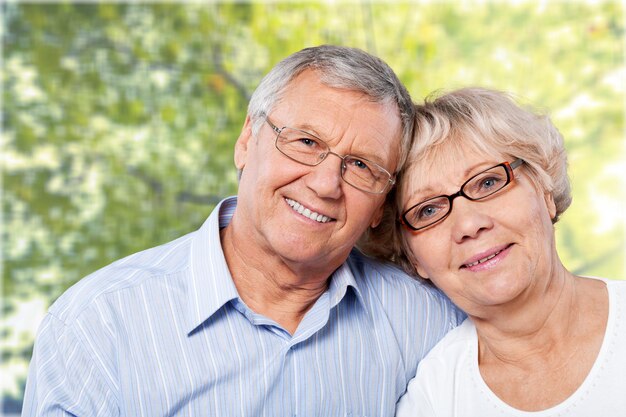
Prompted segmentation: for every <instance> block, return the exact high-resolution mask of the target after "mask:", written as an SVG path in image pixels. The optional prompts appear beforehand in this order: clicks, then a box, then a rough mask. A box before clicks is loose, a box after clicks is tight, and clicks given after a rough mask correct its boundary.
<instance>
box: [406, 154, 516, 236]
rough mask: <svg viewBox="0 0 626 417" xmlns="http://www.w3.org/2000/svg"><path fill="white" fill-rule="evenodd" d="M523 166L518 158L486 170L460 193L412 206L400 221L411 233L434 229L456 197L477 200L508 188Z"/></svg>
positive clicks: (466, 183)
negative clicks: (516, 169) (518, 168)
mask: <svg viewBox="0 0 626 417" xmlns="http://www.w3.org/2000/svg"><path fill="white" fill-rule="evenodd" d="M523 163H524V161H523V160H522V159H516V160H515V161H513V162H511V163H510V164H509V163H508V162H502V163H501V164H498V165H496V166H494V167H491V168H489V169H486V170H484V171H482V172H480V173H478V174H476V175H474V176H473V177H471V178H470V179H469V180H467V181H465V183H464V184H463V185H462V186H461V189H460V190H459V191H458V192H457V193H455V194H452V195H440V196H438V197H433V198H429V199H428V200H425V201H422V202H421V203H418V204H416V205H414V206H412V207H411V208H409V209H408V210H406V211H405V212H404V213H402V216H400V222H401V223H402V224H403V225H404V226H406V227H407V228H409V229H411V230H421V229H424V228H426V227H428V226H432V225H433V224H435V223H438V222H440V221H442V220H443V219H445V218H446V217H448V215H449V214H450V212H451V211H452V201H454V199H455V198H457V197H460V196H463V197H465V198H467V199H468V200H471V201H478V200H482V199H483V198H487V197H489V196H491V195H493V194H495V193H497V192H498V191H500V190H501V189H503V188H504V187H506V186H507V185H509V184H510V183H511V181H513V180H514V179H515V175H514V174H513V170H514V169H515V168H517V167H518V166H520V165H522V164H523Z"/></svg>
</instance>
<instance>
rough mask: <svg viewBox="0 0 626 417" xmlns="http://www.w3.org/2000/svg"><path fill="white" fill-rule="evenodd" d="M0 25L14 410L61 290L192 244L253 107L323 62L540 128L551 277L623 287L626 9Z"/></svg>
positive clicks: (331, 7) (277, 9)
mask: <svg viewBox="0 0 626 417" xmlns="http://www.w3.org/2000/svg"><path fill="white" fill-rule="evenodd" d="M0 7H2V9H1V10H2V14H3V20H2V43H3V51H4V52H3V68H2V87H3V91H2V94H3V96H2V100H3V103H4V105H3V109H2V110H3V126H2V136H1V144H2V156H1V158H0V161H1V164H2V173H3V184H2V185H3V195H2V197H3V198H2V213H3V230H2V258H3V262H4V265H3V270H2V285H3V290H4V296H3V307H2V308H3V316H4V318H3V320H2V323H1V327H2V329H1V334H0V340H1V343H2V358H3V359H2V370H1V372H2V373H3V374H4V375H9V376H10V377H9V378H3V380H4V382H3V383H2V385H1V386H0V391H2V392H3V393H4V395H6V396H12V397H15V398H19V397H20V396H21V384H22V383H23V380H24V378H25V374H26V365H27V361H28V359H29V357H30V350H31V345H32V341H33V337H34V331H35V329H36V326H37V324H38V323H39V321H40V320H41V317H42V315H43V313H44V311H45V309H46V308H47V307H48V306H49V304H50V303H51V302H52V301H53V300H54V299H55V298H56V297H57V296H58V295H60V294H61V293H62V292H63V291H64V290H65V289H66V288H67V287H68V286H70V285H72V284H73V283H74V282H76V281H77V280H78V279H80V278H81V277H82V276H84V275H86V274H88V273H89V272H91V271H93V270H95V269H97V268H99V267H101V266H103V265H106V264H108V263H110V262H111V261H113V260H115V259H118V258H120V257H122V256H125V255H128V254H130V253H133V252H136V251H138V250H141V249H144V248H147V247H150V246H153V245H156V244H159V243H163V242H166V241H169V240H171V239H173V238H175V237H177V236H180V235H182V234H184V233H187V232H190V231H192V230H194V229H196V228H197V227H199V225H200V224H201V223H202V221H203V220H204V218H205V217H206V216H207V215H208V213H209V212H210V211H211V209H212V207H213V206H214V204H215V203H216V202H217V201H219V200H220V199H221V198H222V197H224V196H227V195H231V194H234V193H235V192H236V182H237V181H236V173H235V170H234V167H233V163H232V151H233V145H234V142H235V140H236V138H237V136H238V134H239V130H240V128H241V125H242V124H243V122H244V119H245V114H246V106H247V101H248V98H249V96H250V94H251V93H252V91H253V89H254V87H255V86H256V85H257V84H258V82H259V81H260V79H261V77H262V76H263V75H264V74H265V73H266V72H267V71H268V70H269V68H271V66H272V65H273V64H275V63H276V62H277V61H278V60H279V59H282V58H283V57H285V56H286V55H288V54H290V53H292V52H295V51H297V50H299V49H301V48H303V47H306V46H311V45H317V44H321V43H337V44H345V45H351V46H357V47H361V48H363V49H366V50H369V51H370V52H372V53H374V54H376V55H378V56H380V57H381V58H383V59H385V60H386V61H387V62H388V63H389V64H390V65H391V66H392V67H393V68H394V69H395V70H396V71H397V73H398V74H399V76H400V78H401V79H402V80H403V81H404V82H405V83H406V85H407V87H408V88H409V91H410V92H411V93H412V94H413V97H414V98H415V100H416V101H419V100H420V98H421V97H423V96H425V95H426V94H428V93H430V92H431V91H433V90H435V89H439V88H446V89H450V88H454V87H459V86H465V85H484V86H490V87H495V88H499V89H504V90H509V91H511V92H513V93H515V94H517V95H518V96H520V98H521V99H522V100H523V101H525V102H530V103H534V104H536V105H538V106H540V107H541V108H545V109H549V110H550V113H551V114H552V118H553V120H554V122H555V123H556V125H557V126H559V128H560V129H561V131H562V133H563V134H564V136H565V137H566V143H567V148H568V152H569V156H570V173H571V177H572V182H573V190H574V203H573V205H572V207H571V208H570V210H569V211H568V212H567V213H566V214H565V216H564V217H563V220H562V221H561V222H559V223H558V224H557V238H558V246H559V251H560V254H561V255H562V259H563V261H564V263H565V264H566V265H567V266H568V267H569V268H570V269H572V270H574V271H575V272H577V273H581V274H591V275H601V276H606V277H612V278H622V279H623V278H625V271H624V258H623V248H624V219H623V214H622V213H623V210H624V208H623V204H624V201H625V197H626V196H625V189H626V186H625V184H624V179H623V172H625V170H624V159H623V156H624V155H623V152H624V150H623V140H622V136H623V132H624V117H623V114H624V113H623V111H624V109H623V102H624V86H623V84H622V79H623V75H624V67H623V42H622V39H623V36H624V27H623V20H622V17H623V14H624V11H623V6H622V4H621V3H620V2H600V3H597V4H584V3H578V2H576V3H573V2H572V3H569V2H557V3H555V4H550V3H547V2H541V4H535V3H534V2H515V4H506V3H502V2H460V4H458V3H457V2H432V3H431V2H423V3H414V2H413V3H409V2H402V3H387V2H381V3H377V2H373V3H370V2H362V3H355V2H350V3H342V2H339V3H318V2H315V3H313V2H312V3H297V4H293V3H287V2H285V3H281V2H270V3H241V2H232V3H207V4H200V3H189V4H172V3H154V4H151V3H143V4H142V3H139V4H133V3H129V4H120V3H105V4H97V3H85V4H78V3H77V4H72V3H59V4H46V3H43V4H20V3H9V4H6V3H5V4H2V5H0ZM304 11H306V12H304ZM620 210H621V211H620Z"/></svg>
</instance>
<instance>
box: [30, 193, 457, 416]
mask: <svg viewBox="0 0 626 417" xmlns="http://www.w3.org/2000/svg"><path fill="white" fill-rule="evenodd" d="M235 206H236V199H235V198H230V199H227V200H224V201H223V202H222V203H220V205H218V207H216V209H215V210H214V212H213V213H212V214H211V216H210V217H209V218H208V220H207V221H206V222H205V223H204V225H203V226H202V227H201V228H200V229H199V230H198V231H196V232H193V233H190V234H188V235H186V236H183V237H181V238H179V239H177V240H174V241H172V242H170V243H168V244H165V245H162V246H159V247H156V248H153V249H149V250H146V251H143V252H140V253H137V254H134V255H131V256H129V257H127V258H124V259H122V260H119V261H117V262H115V263H113V264H111V265H109V266H107V267H105V268H103V269H101V270H99V271H97V272H95V273H93V274H91V275H90V276H88V277H87V278H85V279H83V280H81V281H80V282H79V283H78V284H76V285H74V286H73V287H72V288H70V289H69V290H68V291H67V292H66V293H65V294H63V295H62V296H61V297H60V298H59V299H58V300H57V301H56V302H55V303H54V304H53V305H52V307H51V308H50V310H49V311H48V314H47V315H46V317H45V319H44V321H43V323H42V325H41V327H40V329H39V333H38V336H37V340H36V343H35V349H34V353H33V358H32V362H31V365H30V371H29V376H28V381H27V386H26V392H25V397H24V409H23V414H22V415H23V416H69V415H75V416H89V417H95V416H129V417H140V416H144V417H157V416H268V417H270V416H271V417H275V416H384V415H393V413H394V410H395V405H396V401H397V400H398V398H399V397H400V395H402V393H404V391H405V389H406V384H407V381H408V380H409V379H410V378H412V377H413V376H414V375H415V371H416V368H417V364H418V362H419V361H420V360H421V359H422V357H423V356H424V355H425V354H426V353H427V352H428V351H429V350H430V348H431V347H432V346H433V345H434V344H435V343H436V342H437V341H438V340H439V339H440V338H441V337H442V336H443V335H444V334H445V333H446V332H447V331H448V330H450V329H451V328H452V327H454V326H456V325H457V324H458V323H459V322H460V321H462V319H463V315H462V314H460V313H459V312H458V310H456V309H455V308H454V306H453V305H452V304H451V303H450V301H449V300H448V299H447V298H445V297H443V296H442V295H441V293H440V292H439V291H437V290H436V289H434V288H432V287H430V286H428V285H424V284H422V283H420V282H418V281H416V280H414V279H412V278H410V277H409V276H407V275H405V274H404V273H402V272H401V271H400V270H398V269H396V268H394V267H391V266H387V265H382V264H379V263H376V262H373V261H372V260H369V259H368V258H366V257H364V256H363V255H361V254H359V253H358V252H356V251H353V253H352V254H351V255H350V257H349V259H348V260H347V261H346V263H344V264H343V265H342V266H341V267H340V268H339V269H337V271H335V273H333V275H332V278H331V280H330V283H329V288H328V290H327V291H326V292H325V293H324V294H323V295H322V296H321V297H320V298H319V299H318V300H317V302H316V303H315V304H314V306H313V307H312V308H311V309H310V310H309V311H308V312H307V313H306V315H305V317H304V318H303V320H302V322H301V323H300V325H299V326H298V329H297V331H296V332H295V334H293V336H292V335H290V334H289V333H288V332H287V331H286V330H284V329H283V328H281V327H280V326H279V325H278V324H277V323H276V322H274V321H273V320H270V319H268V318H267V317H264V316H262V315H259V314H257V313H255V312H254V311H252V310H250V309H249V308H248V307H247V306H246V305H245V304H244V303H243V302H242V300H241V299H240V298H239V296H238V293H237V290H236V288H235V285H234V284H233V281H232V277H231V275H230V272H229V270H228V267H227V264H226V260H225V259H224V255H223V252H222V249H221V245H220V236H219V229H220V227H224V226H225V225H226V224H228V222H229V221H230V218H231V216H232V213H233V211H234V208H235Z"/></svg>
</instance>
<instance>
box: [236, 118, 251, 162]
mask: <svg viewBox="0 0 626 417" xmlns="http://www.w3.org/2000/svg"><path fill="white" fill-rule="evenodd" d="M251 139H252V121H251V120H250V116H246V121H245V122H244V123H243V127H242V128H241V133H240V134H239V138H237V142H236V143H235V167H237V169H238V170H240V171H241V170H242V169H243V167H244V166H246V160H247V159H248V146H249V145H250V140H251Z"/></svg>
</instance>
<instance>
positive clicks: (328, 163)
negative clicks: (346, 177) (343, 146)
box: [306, 151, 343, 199]
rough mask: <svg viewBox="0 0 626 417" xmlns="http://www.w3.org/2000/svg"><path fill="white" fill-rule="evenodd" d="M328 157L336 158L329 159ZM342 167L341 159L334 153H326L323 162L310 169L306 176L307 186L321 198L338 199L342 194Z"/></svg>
mask: <svg viewBox="0 0 626 417" xmlns="http://www.w3.org/2000/svg"><path fill="white" fill-rule="evenodd" d="M330 155H333V156H336V157H337V158H338V159H339V161H337V159H336V158H329V156H330ZM342 166H343V158H342V157H341V156H340V155H338V154H336V153H335V152H330V151H329V152H327V153H326V154H325V155H324V157H323V161H322V162H321V163H320V164H319V165H316V166H314V167H312V168H311V172H310V173H309V174H308V175H307V182H306V184H307V186H308V187H309V188H311V189H312V190H313V191H315V193H316V194H317V195H318V196H319V197H322V198H335V199H336V198H339V197H341V194H342V193H343V190H342V188H341V187H342V186H343V184H342V183H343V178H341V171H342Z"/></svg>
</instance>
